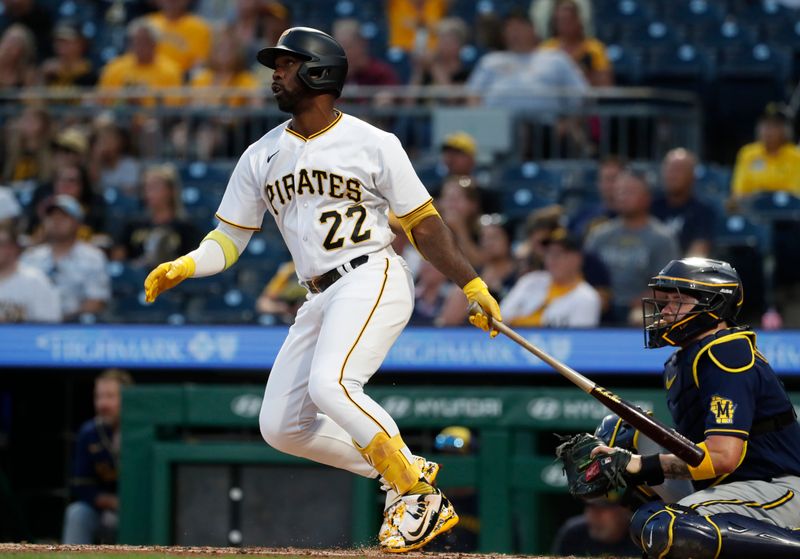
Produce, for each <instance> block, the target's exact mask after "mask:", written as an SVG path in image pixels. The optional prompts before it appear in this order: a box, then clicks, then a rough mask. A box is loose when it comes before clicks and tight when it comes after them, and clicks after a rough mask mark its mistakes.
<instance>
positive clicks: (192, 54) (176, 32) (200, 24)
mask: <svg viewBox="0 0 800 559" xmlns="http://www.w3.org/2000/svg"><path fill="white" fill-rule="evenodd" d="M155 3H156V5H157V6H158V8H159V10H158V11H157V12H156V13H154V14H151V15H149V16H145V17H147V20H148V21H149V22H150V23H151V24H152V25H153V27H155V29H156V31H158V52H159V54H162V55H164V56H166V57H167V58H169V59H171V60H172V61H173V62H175V64H177V65H178V68H179V69H180V72H181V73H185V72H188V71H189V70H191V69H192V68H194V67H195V66H198V65H200V64H203V63H204V62H205V61H206V60H207V59H208V55H209V53H210V52H211V26H210V25H209V24H208V22H207V21H205V20H204V19H203V18H201V17H198V16H196V15H194V14H193V13H192V12H191V11H190V10H189V3H190V0H156V2H155Z"/></svg>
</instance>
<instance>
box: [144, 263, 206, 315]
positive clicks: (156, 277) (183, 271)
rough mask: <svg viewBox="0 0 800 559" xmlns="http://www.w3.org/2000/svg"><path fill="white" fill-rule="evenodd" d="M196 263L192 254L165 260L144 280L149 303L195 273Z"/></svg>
mask: <svg viewBox="0 0 800 559" xmlns="http://www.w3.org/2000/svg"><path fill="white" fill-rule="evenodd" d="M194 269H195V263H194V260H192V258H191V257H190V256H181V257H180V258H178V259H177V260H173V261H172V262H164V263H163V264H159V265H158V266H156V268H155V269H154V270H153V271H152V272H150V273H149V274H147V277H146V278H145V280H144V298H145V301H147V302H148V303H152V302H153V301H155V300H156V297H158V296H159V295H161V294H162V293H163V292H164V291H166V290H167V289H172V288H173V287H175V286H176V285H178V284H179V283H180V282H182V281H183V280H185V279H186V278H190V277H192V274H194Z"/></svg>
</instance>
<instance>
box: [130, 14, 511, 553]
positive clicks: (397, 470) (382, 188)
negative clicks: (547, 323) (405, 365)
mask: <svg viewBox="0 0 800 559" xmlns="http://www.w3.org/2000/svg"><path fill="white" fill-rule="evenodd" d="M258 60H259V62H261V63H262V64H264V65H266V66H268V67H269V68H272V69H273V70H274V75H273V82H272V93H273V95H274V97H275V100H276V101H277V103H278V107H279V108H280V109H281V110H282V111H285V112H287V113H290V114H291V115H292V118H291V119H290V120H289V121H287V122H285V123H284V124H281V125H280V126H278V127H276V128H274V129H273V130H271V131H270V132H268V133H267V134H266V135H265V136H263V137H262V138H261V139H260V140H258V141H257V142H255V143H254V144H253V145H251V146H250V147H249V148H248V149H247V150H246V151H245V152H244V154H243V155H242V157H241V159H240V160H239V162H238V164H237V165H236V168H235V169H234V171H233V174H232V176H231V178H230V181H229V183H228V187H227V190H226V191H225V195H224V196H223V199H222V203H221V204H220V206H219V210H218V212H217V217H218V218H219V220H220V224H219V226H218V227H217V229H215V230H214V231H212V232H211V233H209V234H208V236H207V237H206V238H205V240H204V241H203V242H202V243H201V244H200V246H199V247H198V248H197V249H196V250H194V251H192V252H190V253H189V254H187V255H185V256H182V257H180V258H178V259H177V260H175V261H172V262H166V263H163V264H161V265H159V266H158V267H157V268H156V269H155V270H153V271H152V272H151V273H150V275H149V276H148V277H147V279H146V280H145V291H146V297H147V300H148V301H153V300H155V298H156V297H157V296H158V294H159V293H161V292H163V291H164V290H166V289H170V288H172V287H174V286H175V285H177V284H178V283H180V282H181V281H183V280H185V279H186V278H191V277H202V276H208V275H211V274H216V273H219V272H221V271H223V270H225V269H227V268H228V267H230V266H231V265H232V264H233V263H234V262H236V260H237V258H238V256H239V254H241V252H242V251H243V250H244V249H245V247H246V246H247V243H248V241H249V240H250V237H251V236H252V234H253V231H257V230H259V229H260V227H261V224H262V220H263V218H264V214H269V215H270V216H271V217H272V218H273V219H274V220H275V222H276V223H277V226H278V228H279V229H280V231H281V234H282V235H283V238H284V240H285V242H286V245H287V246H288V248H289V251H290V252H291V254H292V258H293V260H294V262H295V265H296V268H297V275H298V277H299V279H300V280H301V282H302V284H303V285H304V286H305V287H306V288H307V289H308V292H309V293H308V296H307V298H306V302H305V303H304V304H303V306H302V307H301V308H300V310H299V312H298V314H297V318H296V321H295V323H294V324H293V325H292V327H291V328H290V329H289V334H288V336H287V338H286V340H285V342H284V344H283V346H282V348H281V350H280V352H279V353H278V356H277V357H276V359H275V364H274V366H273V368H272V371H271V373H270V376H269V380H268V381H267V387H266V390H265V393H264V401H263V405H262V408H261V414H260V419H259V421H260V426H261V433H262V435H263V437H264V439H265V440H266V441H267V443H269V444H270V445H271V446H273V447H275V448H277V449H279V450H281V451H283V452H286V453H289V454H293V455H295V456H301V457H304V458H308V459H310V460H314V461H316V462H320V463H323V464H328V465H330V466H335V467H337V468H342V469H345V470H348V471H351V472H353V473H356V474H359V475H362V476H367V477H376V476H381V478H382V481H383V483H384V484H385V485H386V486H387V487H388V488H389V495H388V496H387V503H389V505H390V506H387V508H386V510H385V513H384V514H385V521H384V526H383V528H382V530H381V533H380V537H379V539H380V545H381V547H382V549H384V550H385V551H389V552H405V551H409V550H412V549H417V548H420V547H422V546H424V545H425V544H427V543H428V542H429V541H431V540H432V539H433V538H435V537H436V536H437V535H439V534H441V533H443V532H445V531H447V530H449V529H450V528H452V527H453V526H454V525H455V524H456V523H457V522H458V516H457V514H456V512H455V511H454V510H453V507H452V505H451V504H450V503H449V501H448V500H447V499H446V497H445V496H444V495H443V494H442V492H441V491H440V490H439V489H437V488H436V487H434V486H433V485H432V484H431V483H430V482H431V481H432V478H433V477H435V471H436V465H435V464H431V463H427V464H426V463H425V462H424V460H420V459H415V457H414V456H413V455H412V454H411V452H410V451H409V449H408V447H407V446H406V444H405V443H404V442H403V439H402V438H401V436H400V433H399V431H398V428H397V425H396V424H395V422H394V421H393V420H392V418H391V417H390V416H389V414H388V413H387V412H386V411H385V410H383V409H382V408H381V407H380V406H379V405H378V404H377V403H376V402H375V401H374V400H372V399H371V398H370V397H369V396H367V395H366V394H365V393H364V390H363V387H364V384H365V383H366V382H367V381H368V380H369V379H370V377H371V376H372V375H373V374H374V373H375V371H376V370H377V369H378V367H379V366H380V364H381V362H382V361H383V359H384V357H385V356H386V353H387V352H388V351H389V348H390V347H391V345H392V344H393V343H394V341H395V340H396V339H397V336H398V335H399V334H400V332H401V331H402V329H403V327H404V326H405V324H406V322H407V321H408V319H409V317H410V316H411V310H412V306H413V300H414V295H413V293H414V290H413V283H412V277H411V274H410V273H409V270H408V268H407V266H406V264H405V262H404V261H403V259H402V258H400V257H399V256H398V255H396V254H395V253H394V252H393V251H392V249H391V246H390V243H391V241H392V239H393V234H392V232H391V230H390V228H389V225H388V215H389V211H390V210H391V211H392V212H394V213H395V214H396V215H397V216H398V217H399V219H400V222H401V223H402V225H403V229H404V230H405V232H406V234H407V235H408V237H409V239H410V240H411V242H412V243H413V244H414V246H415V247H416V248H417V249H418V250H419V251H420V253H421V254H422V255H423V256H424V257H425V258H426V259H428V260H429V261H430V262H431V263H432V264H433V265H434V266H436V267H437V268H438V269H439V270H440V271H441V272H442V273H444V274H445V275H446V276H447V277H449V278H450V279H451V280H452V281H453V282H455V283H456V284H458V285H459V286H462V288H463V290H464V293H465V294H466V296H467V299H468V300H469V302H470V304H472V305H473V307H474V308H479V312H478V313H477V314H475V315H474V316H472V317H471V318H470V321H471V322H472V323H473V324H474V325H476V326H478V327H480V328H482V329H483V330H486V331H490V333H491V334H492V335H493V336H494V335H496V333H497V332H496V331H495V330H492V329H491V327H490V325H491V319H497V320H499V319H500V310H499V307H498V305H497V302H496V301H495V300H494V298H492V296H491V295H490V294H489V291H488V290H487V288H486V284H485V283H484V282H483V281H482V280H481V279H480V278H479V277H478V276H477V274H476V273H475V270H474V269H473V268H472V267H471V266H470V265H469V263H468V262H467V260H466V259H465V258H464V256H463V255H462V253H461V251H460V250H459V249H458V247H457V245H456V244H455V241H454V239H453V236H452V234H451V232H450V231H449V229H448V228H447V227H446V226H445V225H444V223H443V221H442V220H441V219H440V217H439V215H438V213H437V212H436V209H435V208H434V206H433V204H432V200H431V197H430V195H429V194H428V192H427V191H426V190H425V187H424V186H423V185H422V183H421V182H420V181H419V179H418V178H417V176H416V174H415V172H414V170H413V168H412V166H411V162H410V161H409V159H408V156H407V155H406V153H405V151H404V150H403V148H402V146H401V145H400V142H399V141H398V140H397V138H396V137H395V136H394V135H392V134H389V133H387V132H384V131H381V130H379V129H377V128H375V127H373V126H371V125H369V124H367V123H365V122H363V121H361V120H359V119H357V118H354V117H352V116H349V115H346V114H343V113H342V112H340V111H338V110H337V109H335V107H334V101H335V100H336V98H337V97H339V95H340V93H341V90H342V86H343V84H344V80H345V76H346V74H347V59H346V57H345V53H344V50H343V49H342V47H341V46H340V45H339V44H338V43H337V42H336V41H335V40H334V39H333V38H332V37H330V36H329V35H327V34H325V33H322V32H321V31H317V30H315V29H310V28H304V27H296V28H292V29H289V30H287V31H286V32H284V34H283V35H282V36H281V38H280V40H279V41H278V43H277V45H276V46H274V47H270V48H266V49H263V50H262V51H261V52H259V54H258ZM475 305H477V307H475ZM421 466H424V468H421ZM423 470H424V471H423ZM423 474H425V477H423Z"/></svg>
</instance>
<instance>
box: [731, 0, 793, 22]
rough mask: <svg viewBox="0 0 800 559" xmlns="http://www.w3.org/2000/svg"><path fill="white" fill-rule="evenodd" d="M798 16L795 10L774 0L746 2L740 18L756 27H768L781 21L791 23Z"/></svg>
mask: <svg viewBox="0 0 800 559" xmlns="http://www.w3.org/2000/svg"><path fill="white" fill-rule="evenodd" d="M797 16H798V13H797V10H792V9H790V8H787V7H786V6H783V5H781V4H780V3H779V2H777V1H776V0H758V1H756V2H748V3H747V5H746V6H745V7H744V10H743V13H742V17H743V18H744V19H746V20H747V21H750V22H752V23H754V24H756V25H768V24H773V23H779V22H781V21H793V20H796V19H797Z"/></svg>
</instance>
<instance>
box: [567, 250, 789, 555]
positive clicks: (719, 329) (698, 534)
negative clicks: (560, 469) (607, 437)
mask: <svg viewBox="0 0 800 559" xmlns="http://www.w3.org/2000/svg"><path fill="white" fill-rule="evenodd" d="M648 286H649V287H650V288H652V290H653V297H652V298H645V299H643V303H644V330H645V339H646V346H647V347H648V348H658V347H664V346H667V345H671V346H677V347H679V348H680V349H679V350H678V351H676V352H675V353H674V354H673V355H672V356H671V357H670V358H669V359H668V360H667V362H666V364H665V368H664V385H665V388H666V390H667V403H668V406H669V409H670V413H671V415H672V417H673V421H674V422H675V425H676V429H677V430H678V431H679V432H680V433H682V434H683V435H684V436H686V437H688V438H689V439H691V440H692V441H694V442H695V443H696V444H697V445H698V446H700V447H701V448H703V450H705V453H706V454H705V459H704V460H703V462H702V463H701V464H700V465H698V466H697V467H693V466H690V465H688V464H687V463H685V462H684V461H683V460H681V459H679V458H677V457H676V456H675V455H673V454H668V453H653V454H646V455H643V454H639V453H635V454H634V453H633V452H631V451H629V450H625V449H622V448H618V447H616V448H615V445H614V443H613V441H609V443H610V444H606V443H604V441H603V440H601V439H599V438H596V437H592V436H590V435H578V436H576V437H574V438H573V439H571V440H570V441H568V442H566V443H564V444H562V445H561V446H560V447H559V448H558V450H557V454H558V455H559V456H560V457H561V458H562V460H564V464H565V469H566V470H567V476H568V480H569V484H570V492H571V493H572V494H573V495H575V496H578V497H581V498H593V497H596V496H598V495H603V494H605V493H607V492H613V491H619V490H620V489H624V488H627V487H630V486H637V485H640V484H645V485H647V486H650V487H653V486H659V485H661V484H662V483H663V482H664V480H665V478H667V479H690V480H691V482H692V485H693V488H694V492H693V493H691V494H689V495H688V496H685V497H683V498H680V499H679V500H678V501H677V503H670V501H669V500H666V501H651V502H648V503H645V504H643V505H642V506H640V507H639V509H638V510H637V511H636V513H635V514H634V516H633V518H632V519H631V537H632V538H633V540H634V542H635V543H636V544H637V545H638V546H639V547H640V548H641V549H642V551H643V552H644V556H645V557H658V558H679V559H683V558H690V557H691V558H696V559H697V558H709V559H711V558H713V559H716V558H720V559H731V558H737V559H738V558H745V557H771V558H778V557H800V537H798V533H797V532H794V531H793V530H795V529H798V528H800V477H798V476H800V425H798V423H797V419H796V415H795V412H794V407H793V406H792V404H791V402H790V401H789V398H788V396H787V395H786V392H785V390H784V388H783V385H782V383H781V381H780V380H779V379H778V377H777V376H776V375H775V373H774V371H773V370H772V368H771V367H770V365H769V363H768V362H767V360H766V359H765V358H764V356H763V355H762V354H761V353H760V352H759V351H758V349H757V348H756V343H755V334H754V333H753V332H752V331H750V330H749V329H747V328H746V327H740V326H737V325H736V323H735V322H734V320H735V318H736V315H737V313H738V311H739V309H740V307H741V305H742V301H743V291H742V285H741V280H740V279H739V275H738V274H737V272H736V270H734V269H733V268H732V267H731V266H730V264H728V263H727V262H721V261H718V260H710V259H705V258H686V259H683V260H673V261H671V262H670V263H669V264H668V265H667V266H666V267H665V268H664V269H663V270H661V272H659V274H658V275H657V276H655V277H653V278H652V279H651V280H650V282H649V284H648Z"/></svg>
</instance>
